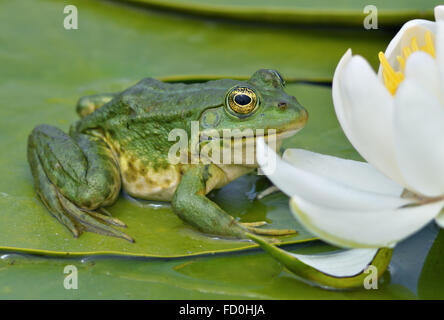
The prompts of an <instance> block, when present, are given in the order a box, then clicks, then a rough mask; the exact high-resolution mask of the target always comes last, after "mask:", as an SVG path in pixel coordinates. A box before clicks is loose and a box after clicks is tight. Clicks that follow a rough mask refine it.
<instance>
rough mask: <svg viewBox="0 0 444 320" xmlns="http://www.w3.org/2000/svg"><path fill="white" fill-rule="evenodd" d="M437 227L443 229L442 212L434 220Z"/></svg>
mask: <svg viewBox="0 0 444 320" xmlns="http://www.w3.org/2000/svg"><path fill="white" fill-rule="evenodd" d="M435 221H436V223H437V224H438V226H440V227H441V228H444V212H441V213H440V214H439V215H438V216H437V217H436V219H435Z"/></svg>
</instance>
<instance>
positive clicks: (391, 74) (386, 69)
mask: <svg viewBox="0 0 444 320" xmlns="http://www.w3.org/2000/svg"><path fill="white" fill-rule="evenodd" d="M424 38H425V45H424V46H422V47H419V46H418V42H417V40H416V38H415V37H413V38H412V40H411V41H410V46H406V47H404V48H402V50H401V55H400V56H397V57H396V59H397V60H398V62H399V66H400V69H401V70H399V71H397V72H396V71H395V70H394V69H393V68H392V66H391V65H390V63H389V62H388V60H387V58H386V57H385V55H384V53H382V52H379V55H378V57H379V61H380V62H381V66H382V77H383V79H384V84H385V86H386V87H387V90H388V91H389V92H390V93H391V94H392V95H394V94H395V93H396V90H397V89H398V86H399V84H400V83H401V82H402V81H403V80H404V73H403V72H404V69H405V64H406V61H407V59H408V57H409V56H410V55H411V54H412V53H413V52H415V51H419V50H421V51H425V52H427V53H428V54H430V55H431V56H432V57H435V46H434V44H433V39H432V33H431V32H430V31H427V32H426V33H425V37H424Z"/></svg>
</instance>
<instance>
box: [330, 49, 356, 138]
mask: <svg viewBox="0 0 444 320" xmlns="http://www.w3.org/2000/svg"><path fill="white" fill-rule="evenodd" d="M351 58H352V51H351V49H348V50H347V51H346V52H345V54H344V55H343V56H342V58H341V60H340V61H339V63H338V65H337V66H336V70H335V74H334V75H333V82H332V88H331V89H332V97H333V104H334V107H335V111H336V117H337V118H338V121H339V124H340V125H341V127H342V130H343V131H344V132H345V134H346V135H349V134H350V128H349V126H348V123H347V119H346V109H347V108H348V102H347V104H346V101H344V98H343V93H342V86H341V82H342V79H343V77H344V76H343V75H344V69H345V66H346V65H347V64H348V63H349V62H350V60H351ZM348 139H349V140H350V138H348ZM352 143H353V142H352Z"/></svg>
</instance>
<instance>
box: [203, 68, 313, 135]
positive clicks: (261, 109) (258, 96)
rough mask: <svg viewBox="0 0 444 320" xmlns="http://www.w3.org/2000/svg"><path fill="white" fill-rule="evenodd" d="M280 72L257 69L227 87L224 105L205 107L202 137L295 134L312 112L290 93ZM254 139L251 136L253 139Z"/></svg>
mask: <svg viewBox="0 0 444 320" xmlns="http://www.w3.org/2000/svg"><path fill="white" fill-rule="evenodd" d="M284 87H285V83H284V80H283V78H282V77H281V75H280V74H279V72H277V71H275V70H270V69H260V70H258V71H256V72H255V73H254V74H253V75H252V77H251V78H250V79H249V80H247V81H238V82H237V83H236V85H234V86H231V87H230V88H227V90H226V93H225V101H224V106H223V108H222V107H218V108H210V109H207V110H205V112H204V113H203V114H202V116H201V118H200V127H201V128H200V136H201V140H206V139H207V138H208V139H214V138H213V134H214V132H217V133H218V134H219V135H221V137H223V138H224V139H225V138H226V137H225V136H224V135H225V134H224V133H225V132H229V131H231V132H232V133H233V132H237V133H235V134H234V135H233V137H234V136H235V135H236V134H238V136H239V137H240V138H242V139H243V140H244V141H245V140H248V139H250V138H253V139H255V138H256V137H258V136H263V135H265V136H267V134H270V133H273V130H275V133H276V134H277V138H278V143H279V142H280V140H282V138H286V137H289V136H291V135H294V134H295V133H296V132H297V131H299V130H300V129H301V128H302V127H303V126H304V125H305V123H306V122H307V119H308V113H307V111H306V110H305V108H304V107H302V106H301V105H300V104H299V103H298V101H297V100H296V98H295V97H294V96H290V95H288V94H287V93H286V92H285V90H284ZM250 140H251V139H250Z"/></svg>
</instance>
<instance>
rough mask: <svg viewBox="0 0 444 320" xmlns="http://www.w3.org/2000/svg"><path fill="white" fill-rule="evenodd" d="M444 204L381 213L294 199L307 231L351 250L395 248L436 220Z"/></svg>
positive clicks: (295, 212) (296, 212) (441, 202)
mask: <svg viewBox="0 0 444 320" xmlns="http://www.w3.org/2000/svg"><path fill="white" fill-rule="evenodd" d="M443 206H444V201H439V202H434V203H431V204H427V205H422V206H415V207H406V208H387V209H381V210H368V209H361V210H359V209H356V210H344V209H337V208H331V207H328V206H324V205H319V204H316V203H313V202H310V201H307V200H303V199H302V198H300V197H293V198H292V199H291V200H290V207H291V209H292V212H293V214H294V215H295V216H296V218H297V219H298V220H299V221H300V222H301V223H302V224H303V225H304V227H305V228H307V230H309V231H310V232H312V233H313V234H315V235H317V236H319V237H320V238H321V239H322V240H324V241H326V242H329V243H332V244H334V245H338V246H343V247H351V248H353V247H354V248H381V247H392V246H394V245H395V244H396V243H397V242H399V241H401V240H403V239H404V238H406V237H408V236H410V235H411V234H413V233H415V232H416V231H418V230H419V229H421V228H422V227H424V226H425V225H426V224H428V223H429V222H430V221H431V220H433V219H434V218H435V217H436V216H437V215H438V213H439V212H440V211H441V209H442V207H443Z"/></svg>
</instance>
